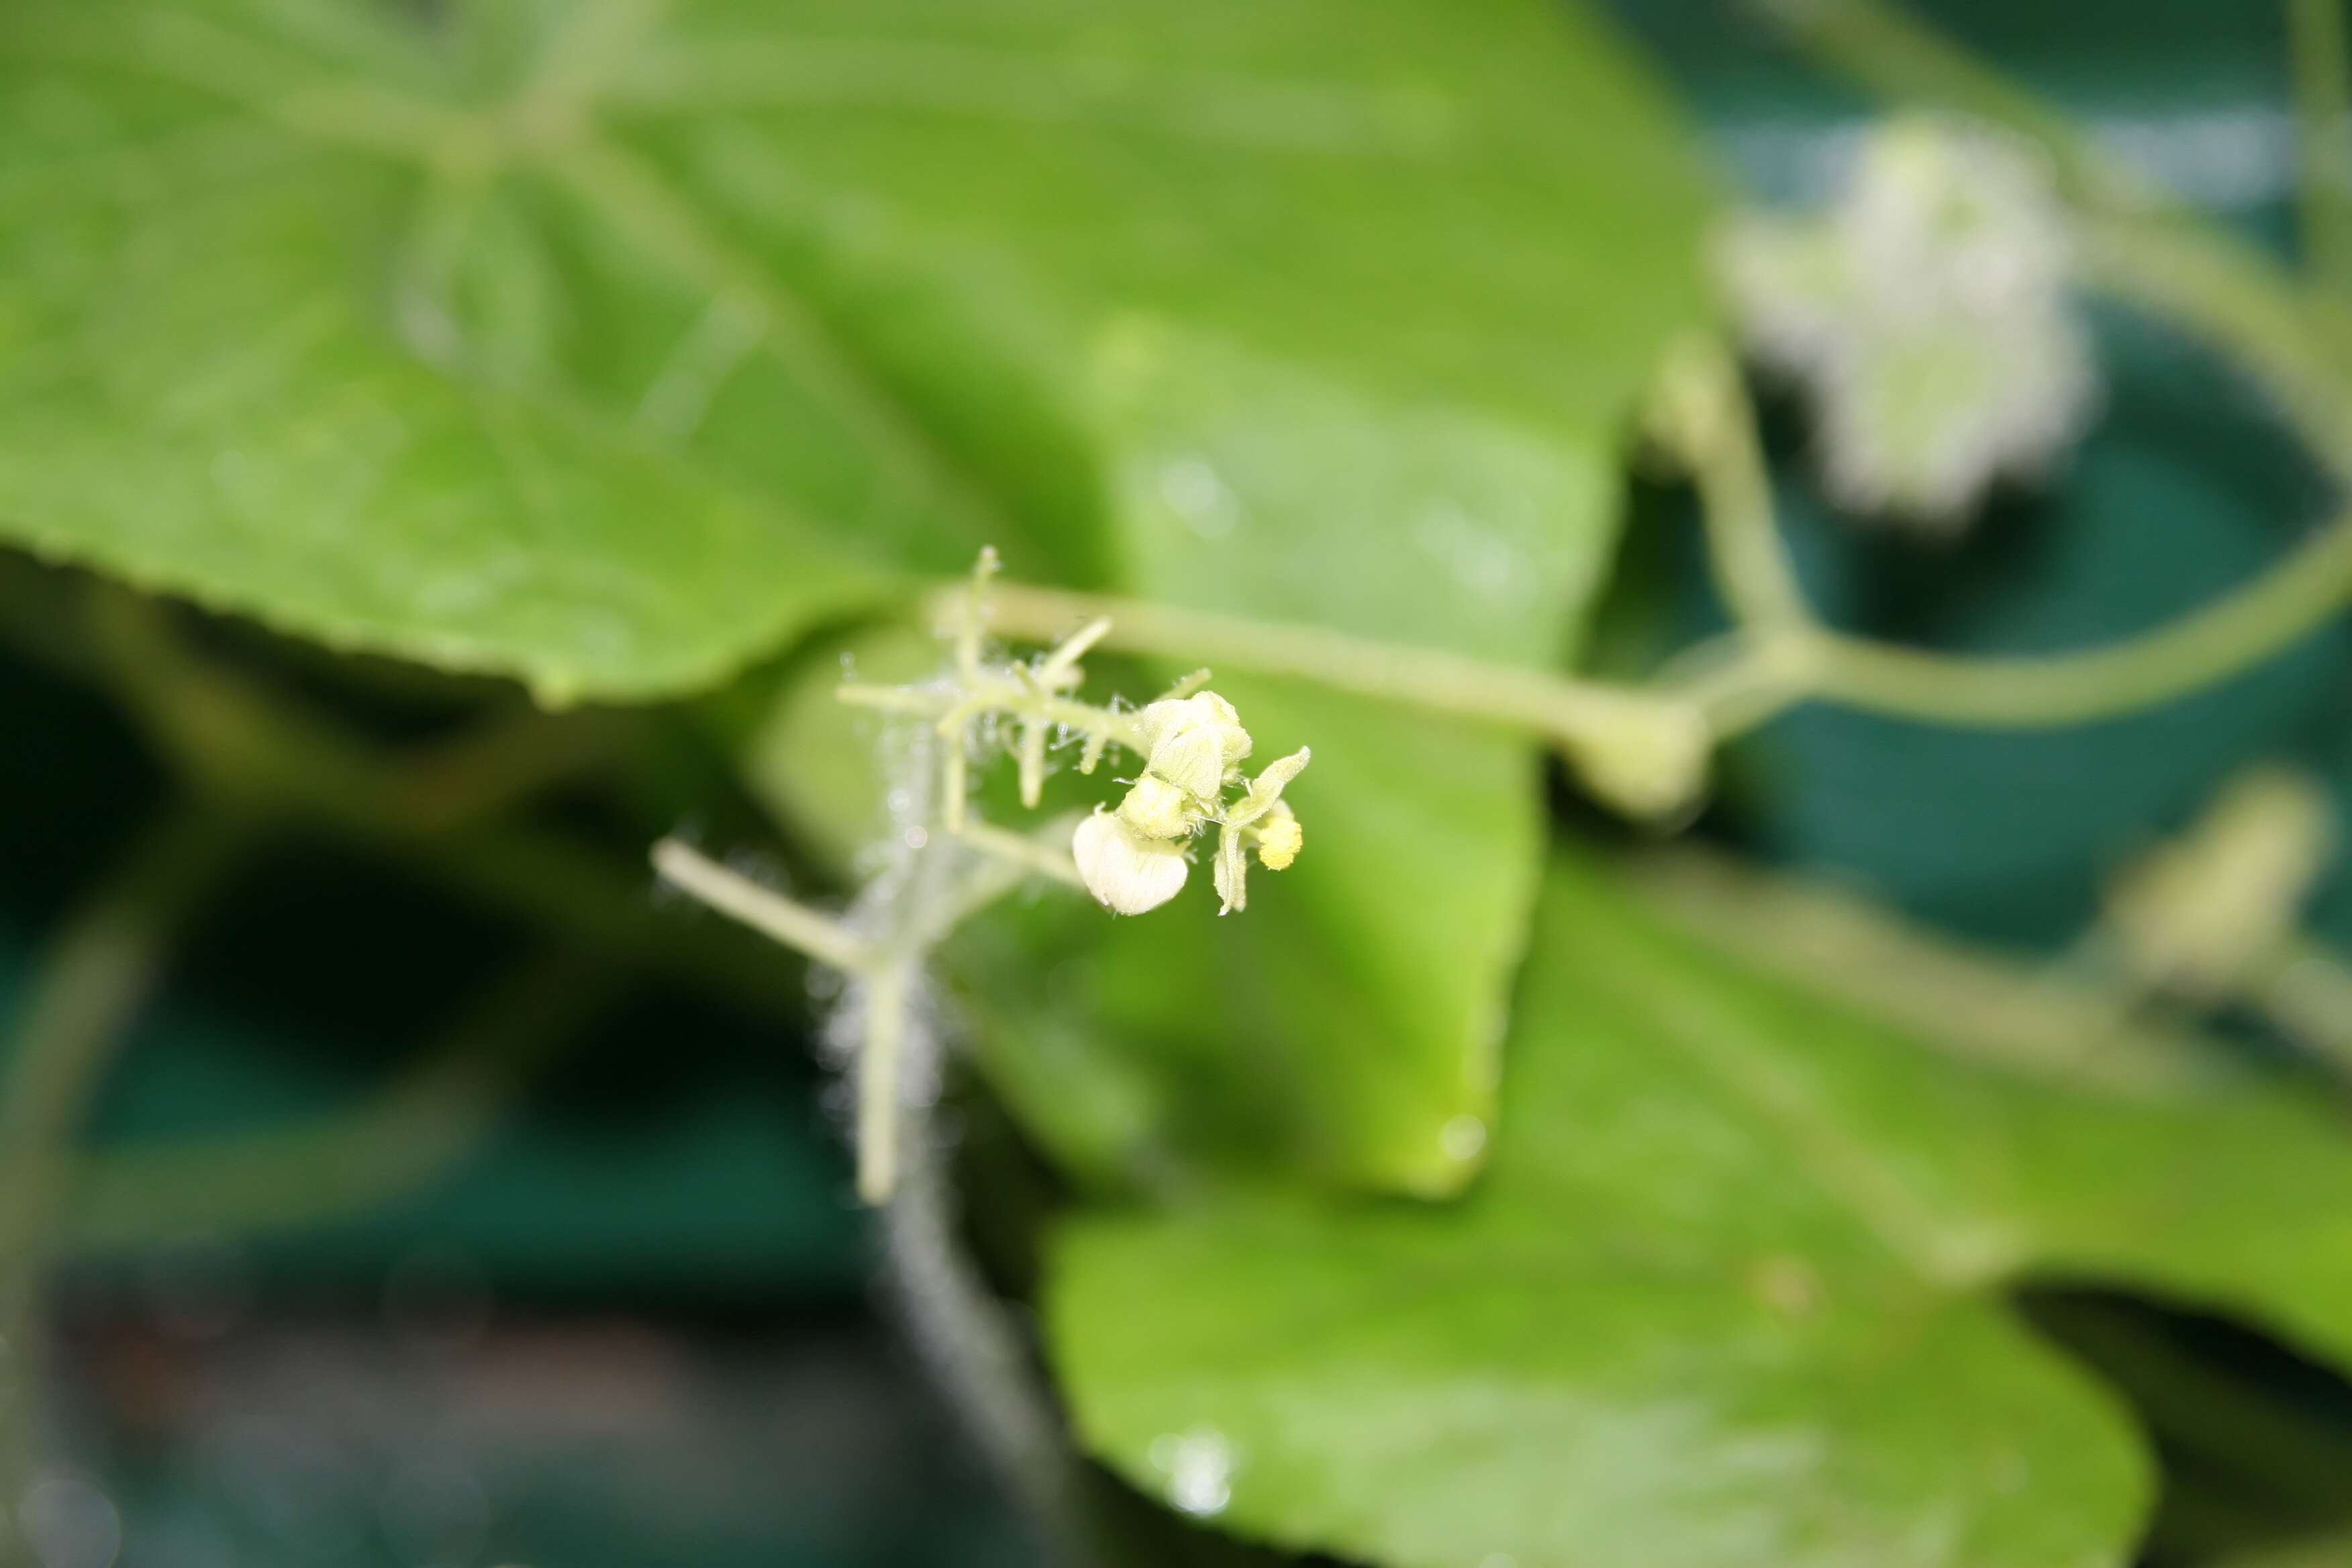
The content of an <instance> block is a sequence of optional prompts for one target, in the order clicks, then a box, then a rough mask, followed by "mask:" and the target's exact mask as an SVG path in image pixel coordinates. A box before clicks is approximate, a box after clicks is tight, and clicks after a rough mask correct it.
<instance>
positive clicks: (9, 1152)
mask: <svg viewBox="0 0 2352 1568" xmlns="http://www.w3.org/2000/svg"><path fill="white" fill-rule="evenodd" d="M245 837H246V829H245V826H244V825H243V824H242V823H241V822H239V821H237V820H236V819H234V818H230V817H226V816H219V815H216V814H213V813H209V812H197V811H190V812H184V813H180V814H176V815H174V816H171V817H168V818H166V819H165V820H164V821H163V822H162V823H161V824H159V825H157V826H154V827H152V828H151V829H150V830H149V831H148V832H147V833H146V834H145V836H144V837H142V839H141V841H140V842H139V843H138V844H137V846H135V847H133V848H132V850H131V853H130V855H129V856H128V858H126V859H125V861H124V863H123V864H122V866H121V868H120V869H119V870H118V871H117V872H116V873H115V874H114V875H112V876H111V877H110V878H109V879H107V880H106V882H105V883H104V885H103V886H101V887H100V889H99V890H98V891H97V893H96V894H95V895H94V896H93V897H92V898H91V899H90V900H89V903H88V904H87V905H86V906H85V907H84V908H83V910H82V911H81V912H80V913H79V915H77V916H76V917H74V919H73V920H72V921H71V922H70V923H69V925H68V927H67V929H66V931H65V933H64V934H63V936H62V937H60V938H59V939H58V943H57V945H56V947H55V948H54V949H53V950H52V952H51V953H50V955H49V957H48V959H47V962H46V963H45V964H44V966H43V970H42V974H41V978H40V980H39V982H38V984H37V988H36V990H35V992H34V994H33V998H32V1000H31V1002H30V1003H29V1005H27V1008H26V1013H25V1015H24V1016H23V1019H22V1021H21V1022H20V1023H19V1024H18V1026H17V1027H16V1031H15V1040H14V1050H13V1052H12V1054H11V1056H10V1058H9V1061H8V1069H7V1077H6V1079H5V1084H0V1337H5V1347H6V1349H7V1351H8V1352H9V1353H10V1354H12V1355H13V1356H14V1358H15V1360H16V1368H15V1373H16V1376H15V1385H16V1386H15V1392H14V1397H13V1399H12V1400H11V1401H10V1402H9V1404H8V1405H7V1406H6V1408H5V1412H0V1478H5V1482H6V1488H7V1489H6V1494H5V1495H6V1496H7V1497H8V1498H10V1499H14V1498H16V1497H18V1496H21V1495H22V1489H23V1487H24V1485H25V1483H26V1479H28V1477H29V1475H30V1472H31V1469H32V1468H33V1466H34V1465H35V1464H36V1463H37V1459H38V1439H37V1412H36V1410H35V1408H34V1406H35V1402H36V1401H37V1398H38V1391H39V1388H40V1379H39V1375H38V1373H39V1369H40V1363H41V1353H40V1341H41V1334H40V1322H39V1291H40V1283H41V1279H42V1276H43V1274H44V1273H45V1272H46V1266H47V1260H48V1258H49V1255H50V1252H51V1250H52V1243H53V1241H54V1237H55V1232H56V1229H57V1226H58V1205H59V1203H60V1201H61V1200H62V1198H63V1197H64V1196H65V1194H66V1193H67V1190H68V1187H69V1185H70V1180H71V1173H72V1170H73V1165H74V1160H73V1156H72V1153H71V1147H72V1142H73V1140H74V1137H75V1135H76V1134H77V1132H78V1131H79V1130H80V1126H81V1123H82V1121H83V1119H84V1118H85V1117H86V1116H87V1115H88V1113H89V1104H90V1100H91V1099H92V1097H93V1095H94V1094H95V1093H96V1090H97V1088H98V1085H99V1083H100V1079H102V1077H103V1076H104V1074H105V1071H106V1068H107V1067H108V1065H109V1064H110V1062H111V1060H112V1059H113V1055H114V1052H115V1049H116V1047H118V1045H119V1044H120V1042H121V1038H122V1035H123V1033H124V1031H125V1030H126V1029H127V1028H128V1027H129V1026H130V1025H131V1020H132V1019H133V1018H134V1017H135V1016H137V1014H138V1012H139V1009H140V1007H141V1006H142V1004H143V1003H144V1002H145V1000H146V998H147V994H148V993H149V991H150V990H151V989H152V986H153V985H154V984H155V982H156V980H157V978H158V976H159V975H160V974H161V973H162V970H163V965H164V963H165V962H166V961H167V959H168V958H169V956H170V952H171V948H172V944H173V940H174V938H175V937H176V936H177V934H178V932H179V930H180V928H181V926H182V924H183V922H184V921H185V919H186V918H187V916H188V914H189V913H190V911H191V910H192V909H193V908H194V905H195V904H196V902H197V901H198V900H199V899H200V898H201V897H202V895H203V894H204V893H205V891H206V890H207V889H210V888H211V887H212V886H213V885H214V884H215V882H216V881H217V880H218V879H219V878H220V876H221V874H222V873H223V872H224V871H225V870H226V868H228V867H229V866H230V865H231V864H232V863H233V861H234V859H235V858H236V852H237V850H238V848H239V847H241V845H242V843H243V841H244V839H245ZM21 1548H22V1542H11V1543H10V1552H9V1557H10V1558H11V1559H14V1558H16V1557H18V1556H21V1555H22V1552H21Z"/></svg>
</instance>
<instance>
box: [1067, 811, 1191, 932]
mask: <svg viewBox="0 0 2352 1568" xmlns="http://www.w3.org/2000/svg"><path fill="white" fill-rule="evenodd" d="M1070 853H1071V854H1072V856H1073V857H1075V858H1076V860H1077V863H1078V875H1079V876H1080V877H1081V878H1082V879H1085V881H1086V884H1087V891H1088V892H1090V893H1092V894H1093V895H1094V896H1095V897H1096V899H1097V900H1100V901H1101V903H1102V905H1103V907H1104V908H1106V909H1108V910H1115V911H1116V912H1118V913H1119V914H1122V915H1139V914H1141V913H1143V912H1144V911H1145V910H1156V909H1158V908H1159V907H1160V905H1162V904H1164V903H1166V902H1167V901H1168V900H1171V899H1172V898H1174V897H1175V896H1176V893H1177V890H1178V889H1181V888H1182V887H1183V885H1184V878H1185V875H1186V873H1188V872H1190V871H1191V870H1192V862H1191V861H1189V860H1187V859H1185V858H1184V851H1183V850H1181V849H1180V848H1178V847H1176V846H1175V845H1173V844H1169V843H1164V842H1162V841H1161V840H1160V839H1156V838H1145V837H1142V836H1140V835H1139V834H1137V833H1136V832H1135V831H1134V830H1132V829H1131V828H1129V826H1127V824H1125V823H1124V822H1121V821H1120V820H1119V819H1118V817H1116V816H1111V815H1110V814H1109V813H1108V812H1103V811H1097V812H1096V813H1095V814H1094V815H1093V816H1089V817H1087V819H1086V820H1085V821H1084V822H1081V823H1079V824H1078V831H1077V834H1076V837H1073V838H1072V840H1071V842H1070Z"/></svg>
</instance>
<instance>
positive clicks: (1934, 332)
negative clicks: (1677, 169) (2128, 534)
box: [1717, 118, 2098, 531]
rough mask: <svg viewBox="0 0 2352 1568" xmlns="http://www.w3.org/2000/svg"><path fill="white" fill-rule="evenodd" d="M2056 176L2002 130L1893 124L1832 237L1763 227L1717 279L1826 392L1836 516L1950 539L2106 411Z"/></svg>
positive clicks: (1759, 330) (1773, 357)
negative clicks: (1992, 497) (2073, 285)
mask: <svg viewBox="0 0 2352 1568" xmlns="http://www.w3.org/2000/svg"><path fill="white" fill-rule="evenodd" d="M2072 251H2073V246H2072V237H2071V235H2070V233H2069V231H2068V227H2067V224H2066V221H2065V215H2064V211H2063V206H2062V205H2061V204H2060V201H2059V198H2058V195H2057V192H2056V190H2055V188H2054V186H2053V182H2052V180H2051V177H2050V173H2049V170H2048V168H2047V164H2046V160H2043V159H2042V158H2041V157H2040V156H2039V155H2038V154H2037V153H2036V152H2035V151H2034V150H2033V149H2032V148H2030V147H2027V146H2025V145H2022V144H2021V143H2019V142H2015V141H2014V140H2012V139H2011V138H2008V137H2006V136H2003V135H2001V134H2000V133H1998V132H1993V131H1991V130H1990V129H1985V128H1979V127H1976V126H1971V125H1965V124H1956V123H1952V122H1948V121H1937V120H1933V119H1925V118H1906V119H1900V120H1896V121H1891V122H1890V123H1889V124H1888V125H1886V126H1885V128H1883V129H1882V130H1880V131H1879V132H1876V133H1875V134H1874V136H1873V137H1872V138H1871V140H1870V142H1868V144H1867V145H1866V146H1865V147H1864V151H1863V153H1862V155H1861V158H1860V161H1859V163H1858V165H1857V167H1856V170H1855V173H1854V177H1853V182H1852V184H1850V186H1849V188H1848V189H1847V191H1846V192H1845V194H1844V195H1843V197H1842V199H1841V200H1840V202H1839V203H1838V205H1837V206H1836V208H1835V209H1834V210H1833V211H1832V213H1831V214H1830V215H1829V216H1827V217H1826V218H1825V219H1822V220H1819V221H1812V222H1807V221H1801V220H1799V221H1791V220H1788V219H1782V218H1775V217H1763V216H1745V217H1742V218H1740V219H1738V220H1736V221H1735V222H1734V223H1733V224H1732V225H1731V226H1730V227H1729V228H1728V229H1727V232H1726V233H1725V235H1724V237H1723V242H1722V245H1721V247H1720V250H1719V255H1718V258H1717V259H1718V262H1719V267H1720V271H1721V274H1722V277H1723V279H1724V283H1725V285H1726V287H1727V290H1728V292H1729V294H1730V296H1731V300H1732V302H1733V305H1734V308H1735V310H1736V311H1737V313H1738V318H1739V325H1740V329H1741V331H1742V333H1743V335H1744V337H1745V338H1746V340H1747V342H1748V347H1749V349H1750V350H1751V351H1752V352H1753V353H1755V354H1756V355H1757V357H1758V358H1759V359H1761V360H1763V361H1764V362H1765V363H1768V364H1770V365H1772V366H1774V367H1775V368H1777V369H1779V370H1780V371H1782V372H1784V373H1786V374H1790V375H1791V376H1793V377H1795V378H1796V379H1798V380H1799V381H1800V382H1801V383H1802V384H1804V386H1805V387H1806V389H1807V391H1808V392H1809V393H1811V396H1812V399H1813V402H1814V405H1815V408H1816V412H1817V415H1818V417H1819V421H1820V424H1819V437H1820V444H1821V449H1822V465H1823V474H1824V479H1825V482H1826V483H1827V485H1828V487H1829V489H1830V490H1831V492H1832V494H1833V495H1834V496H1835V497H1836V499H1837V500H1838V501H1839V502H1840V503H1841V504H1842V505H1844V506H1846V507H1849V508H1851V509H1853V510H1858V511H1864V512H1871V513H1877V514H1880V515H1883V516H1886V517H1889V518H1892V519H1895V520H1898V521H1905V522H1907V523H1909V524H1911V525H1913V526H1916V527H1920V528H1924V529H1927V530H1931V531H1953V530H1956V529H1957V528H1958V526H1959V525H1960V523H1961V522H1962V521H1964V520H1965V518H1966V516H1967V514H1968V512H1969V510H1970V509H1971V508H1973V507H1974V506H1975V504H1976V503H1977V502H1978V501H1979V500H1980V499H1981V498H1982V496H1983V494H1984V492H1985V491H1986V489H1989V488H1990V486H1991V485H1992V484H1993V483H1994V482H1995V481H1996V480H1998V479H2002V478H2018V479H2032V478H2035V477H2038V476H2039V475H2041V474H2042V473H2043V472H2044V471H2046V470H2047V469H2048V468H2050V466H2051V465H2052V464H2053V462H2054V461H2055V460H2056V459H2057V458H2058V457H2059V456H2060V455H2061V454H2062V453H2063V451H2064V450H2065V449H2066V447H2068V446H2070V445H2071V444H2072V443H2073V442H2074V439H2075V438H2076V437H2078V436H2079V435H2080V434H2081V433H2082V430H2083V427H2084V425H2085V424H2087V423H2088V421H2089V419H2090V416H2091V415H2092V413H2093V412H2094V411H2095V405H2096V403H2097V394H2098V384H2097V376H2096V373H2095V369H2094V367H2093V362H2092V357H2091V349H2090V344H2089V340H2088V338H2087V336H2086V334H2085V333H2084V331H2083V328H2082V326H2081V324H2080V323H2079V322H2078V321H2076V320H2075V319H2074V315H2073V313H2072V311H2071V310H2070V308H2069V304H2068V300H2067V294H2066V288H2067V279H2068V273H2069V268H2070V267H2071V265H2072V260H2073V256H2072Z"/></svg>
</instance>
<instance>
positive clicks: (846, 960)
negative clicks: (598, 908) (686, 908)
mask: <svg viewBox="0 0 2352 1568" xmlns="http://www.w3.org/2000/svg"><path fill="white" fill-rule="evenodd" d="M653 861H654V869H655V870H656V871H658V872H660V873H661V876H662V879H663V880H665V881H667V882H669V883H670V884H671V885H673V886H675V887H677V888H679V889H683V890H684V891H686V892H688V893H691V894H693V895H694V897H695V898H696V899H698V900H700V901H701V902H703V903H705V904H708V905H709V906H710V907H711V908H712V909H714V910H718V911H719V913H720V914H723V915H726V916H728V917H729V918H730V919H731V920H736V921H741V922H742V923H743V924H745V925H747V926H750V927H751V929H752V930H754V931H758V932H760V933H761V935H763V936H767V937H772V938H773V939H774V940H775V941H777V942H782V943H783V944H784V945H785V946H786V947H789V948H791V949H793V951H794V952H799V953H802V954H803V955H805V956H807V957H809V958H812V959H814V960H815V961H816V962H817V963H822V964H824V965H826V966H827V967H828V968H832V969H837V970H839V971H841V972H842V973H845V974H859V973H865V972H866V970H868V969H870V968H872V967H873V965H874V953H873V950H872V949H871V948H870V947H869V946H867V944H866V942H864V941H863V940H862V939H860V938H859V937H857V936H856V934H854V933H853V932H851V931H849V930H848V928H846V927H845V926H843V925H842V924H841V923H840V922H839V921H835V920H834V919H833V918H832V917H830V916H828V915H823V914H819V913H818V912H817V911H816V910H813V909H811V908H809V907H808V906H807V905H806V904H803V903H797V902H795V901H794V900H791V899H788V898H786V897H785V896H784V895H783V894H782V893H779V892H777V891H775V890H774V889H772V888H763V887H761V885H760V884H759V883H757V882H755V881H753V880H751V879H750V878H749V877H746V876H743V875H742V874H741V873H740V872H736V871H730V870H729V869H728V868H726V867H724V866H721V865H720V864H719V863H718V862H717V861H716V860H713V859H711V858H709V857H708V856H706V855H704V854H702V853H701V852H700V851H698V850H697V849H694V848H693V847H689V846H688V845H686V844H683V843H680V842H679V841H678V840H677V839H675V838H665V839H663V840H662V841H661V842H660V843H658V844H656V845H655V846H654V850H653Z"/></svg>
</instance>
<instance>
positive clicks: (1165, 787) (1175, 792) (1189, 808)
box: [1118, 773, 1201, 838]
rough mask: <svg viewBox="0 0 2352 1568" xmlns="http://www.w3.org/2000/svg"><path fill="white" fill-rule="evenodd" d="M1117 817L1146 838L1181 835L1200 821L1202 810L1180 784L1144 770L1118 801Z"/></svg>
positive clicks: (1188, 834) (1185, 835)
mask: <svg viewBox="0 0 2352 1568" xmlns="http://www.w3.org/2000/svg"><path fill="white" fill-rule="evenodd" d="M1118 816H1119V820H1120V821H1122V822H1124V823H1126V824H1127V825H1128V826H1129V827H1131V828H1133V829H1134V830H1135V831H1136V832H1138V833H1139V834H1141V835H1142V836H1143V837H1146V838H1183V837H1189V836H1190V835H1191V833H1192V829H1193V828H1195V827H1197V826H1200V824H1201V809H1200V807H1199V806H1198V805H1196V804H1194V800H1193V797H1192V795H1191V794H1189V793H1187V792H1186V791H1185V790H1184V789H1183V788H1182V787H1181V786H1180V785H1177V784H1170V783H1169V782H1168V781H1167V780H1165V779H1162V778H1159V777H1157V776H1155V775H1153V774H1151V773H1146V774H1144V775H1143V776H1142V777H1141V778H1139V779H1138V780H1136V781H1135V787H1134V788H1132V789H1130V790H1129V791H1128V792H1127V798H1126V799H1125V800H1122V801H1120V802H1119V803H1118Z"/></svg>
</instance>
